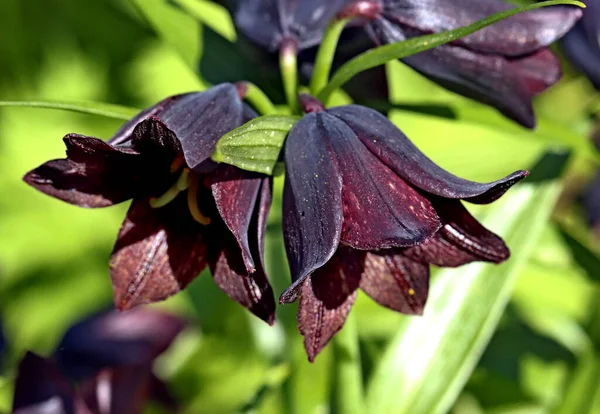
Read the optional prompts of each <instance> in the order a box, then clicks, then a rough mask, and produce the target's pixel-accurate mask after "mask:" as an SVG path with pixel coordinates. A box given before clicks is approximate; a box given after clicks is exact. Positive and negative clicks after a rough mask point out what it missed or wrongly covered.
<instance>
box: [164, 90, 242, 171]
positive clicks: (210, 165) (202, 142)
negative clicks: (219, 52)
mask: <svg viewBox="0 0 600 414" xmlns="http://www.w3.org/2000/svg"><path fill="white" fill-rule="evenodd" d="M246 114H247V111H246V110H245V109H244V104H243V103H242V101H241V99H240V97H239V96H238V92H237V89H236V87H235V86H234V85H233V84H231V83H223V84H220V85H217V86H214V87H212V88H210V89H208V90H206V91H204V92H198V93H191V94H187V95H185V96H183V97H181V98H180V99H179V100H178V101H177V102H175V103H174V104H173V105H170V106H169V107H168V108H165V110H163V111H162V112H161V113H160V114H159V116H158V117H159V119H160V120H161V121H162V122H163V123H164V124H165V125H166V126H167V127H168V129H169V130H171V131H173V133H175V135H176V136H177V138H178V139H179V141H180V142H181V148H182V149H183V154H184V156H185V160H186V163H187V165H188V166H189V167H190V168H191V169H193V170H194V171H196V172H197V173H203V172H206V171H208V170H212V169H214V168H215V166H216V164H215V163H214V162H212V161H211V160H210V156H211V154H212V153H213V151H214V149H215V145H216V143H217V141H218V140H219V138H221V137H222V136H223V135H225V134H226V133H227V132H229V131H231V130H232V129H235V128H237V127H239V126H241V125H242V124H243V123H244V122H245V121H246V118H245V115H246Z"/></svg>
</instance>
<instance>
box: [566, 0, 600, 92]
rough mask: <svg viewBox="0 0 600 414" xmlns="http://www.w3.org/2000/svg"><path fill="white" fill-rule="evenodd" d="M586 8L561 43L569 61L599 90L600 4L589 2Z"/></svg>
mask: <svg viewBox="0 0 600 414" xmlns="http://www.w3.org/2000/svg"><path fill="white" fill-rule="evenodd" d="M586 6H587V7H586V10H585V13H583V17H582V18H581V20H580V21H579V22H578V23H577V24H576V25H575V27H573V29H572V30H571V31H570V32H569V33H567V34H566V35H565V37H563V39H562V41H561V43H562V46H563V49H564V51H565V53H566V55H567V57H568V58H569V60H570V61H571V62H572V63H573V64H574V65H575V66H577V67H578V68H579V69H580V70H581V71H582V72H583V73H585V74H586V76H587V77H588V79H589V80H590V82H592V84H593V85H594V87H595V88H596V89H600V36H599V35H598V34H599V33H600V4H598V2H597V1H590V2H587V3H586Z"/></svg>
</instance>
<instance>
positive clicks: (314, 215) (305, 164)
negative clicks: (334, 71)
mask: <svg viewBox="0 0 600 414" xmlns="http://www.w3.org/2000/svg"><path fill="white" fill-rule="evenodd" d="M285 166H286V177H285V187H284V190H283V237H284V240H285V249H286V252H287V257H288V262H289V265H290V271H291V274H292V281H293V282H294V283H293V284H292V286H290V288H288V289H287V290H286V291H285V292H284V293H283V294H282V295H281V298H280V299H279V301H280V302H281V303H288V302H293V301H295V300H296V298H297V296H298V293H299V288H300V287H301V286H302V284H303V281H304V279H305V278H306V277H307V276H308V275H310V274H311V273H312V272H314V271H315V270H316V269H318V268H319V267H321V266H323V265H324V264H325V263H327V261H328V260H329V259H330V258H331V256H333V254H334V253H335V251H336V249H337V247H338V244H339V241H340V236H341V232H342V221H343V211H342V177H341V174H340V170H339V167H338V164H337V161H336V159H335V156H334V155H333V153H332V149H331V146H330V144H329V141H328V138H327V135H326V131H325V130H324V129H323V127H322V125H318V118H317V114H316V113H312V114H308V115H306V116H304V117H303V118H302V119H301V120H300V121H298V123H296V125H294V127H293V128H292V130H291V132H290V134H289V136H288V138H287V142H286V145H285Z"/></svg>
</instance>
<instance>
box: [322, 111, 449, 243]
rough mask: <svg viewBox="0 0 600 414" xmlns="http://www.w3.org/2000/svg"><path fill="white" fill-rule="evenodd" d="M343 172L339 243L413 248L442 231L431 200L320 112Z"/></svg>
mask: <svg viewBox="0 0 600 414" xmlns="http://www.w3.org/2000/svg"><path fill="white" fill-rule="evenodd" d="M317 116H318V117H319V126H320V127H321V129H322V130H323V132H324V133H325V135H326V136H327V138H328V140H329V142H330V143H331V146H332V148H333V150H334V153H335V158H336V159H337V163H338V165H339V169H340V171H341V173H342V180H343V188H342V204H343V211H344V223H343V227H342V235H341V241H342V242H343V243H345V244H347V245H349V246H351V247H354V248H356V249H362V250H373V249H387V248H390V247H400V246H411V245H414V244H416V243H420V242H421V241H423V240H425V239H426V238H427V237H429V236H431V235H433V234H434V233H435V232H436V231H437V229H439V228H440V222H439V219H438V217H437V214H436V212H435V210H434V209H433V207H432V206H431V203H430V202H429V200H427V199H426V198H425V197H423V196H422V195H420V194H419V193H418V192H417V191H416V190H414V189H413V188H412V187H411V186H409V185H408V184H406V182H404V180H402V178H400V177H398V175H396V174H395V173H394V172H393V171H392V170H390V169H389V168H388V167H387V166H386V165H385V164H383V163H382V162H381V161H380V160H379V159H378V158H377V157H376V156H375V155H373V154H372V153H371V152H370V151H369V150H368V149H367V148H366V147H365V146H364V144H363V143H362V142H361V141H360V139H359V138H358V137H357V136H356V134H355V133H354V131H353V130H352V129H351V128H350V127H349V126H348V125H346V124H345V123H344V122H343V121H341V120H340V119H338V118H336V117H335V116H332V115H329V114H327V113H326V112H321V113H319V114H318V115H317Z"/></svg>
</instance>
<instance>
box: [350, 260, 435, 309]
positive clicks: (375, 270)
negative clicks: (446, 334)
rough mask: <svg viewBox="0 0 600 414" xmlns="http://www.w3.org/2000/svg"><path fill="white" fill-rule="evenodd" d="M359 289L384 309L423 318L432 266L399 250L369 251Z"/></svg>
mask: <svg viewBox="0 0 600 414" xmlns="http://www.w3.org/2000/svg"><path fill="white" fill-rule="evenodd" d="M360 288H361V289H362V290H364V291H365V292H366V294H367V295H369V296H370V297H371V298H373V300H375V301H376V302H377V303H379V304H380V305H382V306H385V307H387V308H390V309H393V310H395V311H397V312H401V313H405V314H408V315H421V314H423V309H424V308H425V302H426V301H427V295H428V293H429V265H427V264H422V263H420V262H418V261H415V260H412V259H410V258H409V257H406V256H405V255H404V254H403V252H402V250H400V249H391V250H381V251H378V252H367V254H366V257H365V263H364V271H363V274H362V276H361V279H360Z"/></svg>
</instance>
